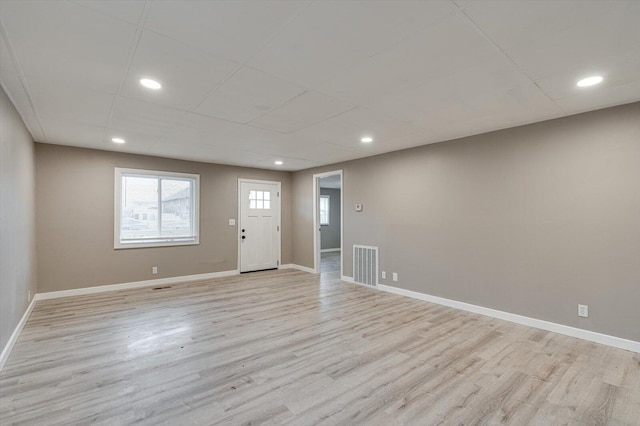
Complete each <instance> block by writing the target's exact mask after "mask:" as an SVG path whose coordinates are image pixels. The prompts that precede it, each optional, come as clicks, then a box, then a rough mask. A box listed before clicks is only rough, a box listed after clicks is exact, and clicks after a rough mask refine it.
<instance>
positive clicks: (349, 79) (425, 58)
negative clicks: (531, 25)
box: [318, 15, 497, 106]
mask: <svg viewBox="0 0 640 426" xmlns="http://www.w3.org/2000/svg"><path fill="white" fill-rule="evenodd" d="M443 40H446V43H444V42H443ZM496 52H497V49H496V48H495V46H493V45H492V44H491V43H490V42H488V41H487V40H486V39H485V38H484V37H482V35H481V34H479V33H478V31H476V29H475V28H472V27H471V26H470V25H469V24H468V22H467V21H466V20H465V19H464V18H462V17H461V16H459V15H449V16H447V17H446V18H444V19H442V20H441V21H439V22H438V23H437V24H436V25H434V26H433V27H430V28H428V29H426V30H424V31H421V32H420V33H418V34H416V35H414V36H412V37H410V38H408V39H406V40H404V41H402V42H401V43H398V44H397V45H396V46H394V48H393V49H389V50H388V51H384V52H382V53H380V54H377V55H375V56H372V57H371V58H369V59H368V60H366V61H365V62H363V63H361V64H359V65H358V66H356V67H353V68H352V69H350V70H349V71H348V72H345V73H343V74H342V75H340V76H339V77H337V78H335V79H334V80H333V81H331V82H329V83H327V84H325V85H323V86H321V87H319V88H318V91H320V92H322V93H324V94H327V95H330V96H334V97H337V98H341V99H345V100H348V101H350V102H353V103H356V104H358V105H364V106H369V105H371V104H372V103H375V102H377V101H379V100H380V99H383V98H385V97H388V96H391V95H393V94H394V93H398V92H402V91H405V90H410V89H412V88H413V87H416V86H419V85H422V84H425V83H427V82H429V81H432V80H433V79H436V78H440V77H443V76H446V75H448V74H450V73H452V72H455V71H459V70H461V69H465V68H469V67H471V66H473V65H474V64H476V63H478V62H481V61H483V60H486V58H487V57H490V56H494V55H496Z"/></svg>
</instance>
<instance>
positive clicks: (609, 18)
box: [505, 2, 640, 80]
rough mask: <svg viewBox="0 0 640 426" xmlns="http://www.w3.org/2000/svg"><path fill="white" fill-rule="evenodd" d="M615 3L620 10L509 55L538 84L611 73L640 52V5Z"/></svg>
mask: <svg viewBox="0 0 640 426" xmlns="http://www.w3.org/2000/svg"><path fill="white" fill-rule="evenodd" d="M611 3H612V4H613V3H615V4H616V5H617V7H616V8H615V9H613V10H611V11H610V12H608V13H606V14H603V15H602V16H600V17H599V18H597V19H594V20H591V21H589V22H588V24H585V25H576V26H573V27H570V28H568V29H566V30H564V31H559V32H554V33H549V34H545V35H544V36H541V37H539V38H537V39H536V40H534V41H532V42H530V43H525V44H519V45H517V46H513V47H509V48H506V49H505V51H506V53H507V54H508V55H509V57H511V58H512V59H513V61H514V62H515V63H516V64H517V65H518V66H519V67H520V68H521V69H522V70H523V71H524V72H525V73H526V74H527V75H528V76H530V77H531V78H533V79H534V80H540V79H543V78H547V77H553V76H555V75H558V74H565V73H569V72H573V73H574V75H575V76H576V79H577V78H578V77H579V76H581V75H583V74H584V73H585V72H588V71H590V70H593V69H609V67H611V66H612V65H611V64H613V63H616V62H619V61H620V60H621V59H622V58H625V57H628V56H630V55H634V54H635V55H637V52H638V50H639V49H640V25H638V22H640V2H620V3H617V2H611ZM612 71H613V72H615V71H616V70H615V69H613V70H612Z"/></svg>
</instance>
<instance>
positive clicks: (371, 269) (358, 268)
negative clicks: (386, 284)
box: [353, 244, 378, 287]
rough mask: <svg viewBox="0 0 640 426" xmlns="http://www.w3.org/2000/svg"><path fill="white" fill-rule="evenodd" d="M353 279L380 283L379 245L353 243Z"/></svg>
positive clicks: (373, 284)
mask: <svg viewBox="0 0 640 426" xmlns="http://www.w3.org/2000/svg"><path fill="white" fill-rule="evenodd" d="M353 281H354V282H356V283H358V284H365V285H370V286H373V287H375V286H377V285H378V247H373V246H362V245H358V244H354V245H353Z"/></svg>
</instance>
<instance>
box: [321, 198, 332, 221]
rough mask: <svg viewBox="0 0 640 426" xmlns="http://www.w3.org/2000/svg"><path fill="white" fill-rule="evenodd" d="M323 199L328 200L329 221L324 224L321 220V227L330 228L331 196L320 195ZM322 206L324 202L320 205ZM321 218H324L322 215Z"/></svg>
mask: <svg viewBox="0 0 640 426" xmlns="http://www.w3.org/2000/svg"><path fill="white" fill-rule="evenodd" d="M322 198H326V199H327V221H326V222H322V220H320V226H329V225H330V223H331V196H330V195H320V199H322ZM320 206H322V202H321V203H320ZM320 217H322V215H320Z"/></svg>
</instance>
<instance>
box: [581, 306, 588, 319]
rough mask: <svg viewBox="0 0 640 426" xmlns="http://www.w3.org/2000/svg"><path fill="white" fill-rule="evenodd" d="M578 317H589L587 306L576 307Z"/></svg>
mask: <svg viewBox="0 0 640 426" xmlns="http://www.w3.org/2000/svg"><path fill="white" fill-rule="evenodd" d="M578 316H579V317H584V318H588V317H589V305H578Z"/></svg>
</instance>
